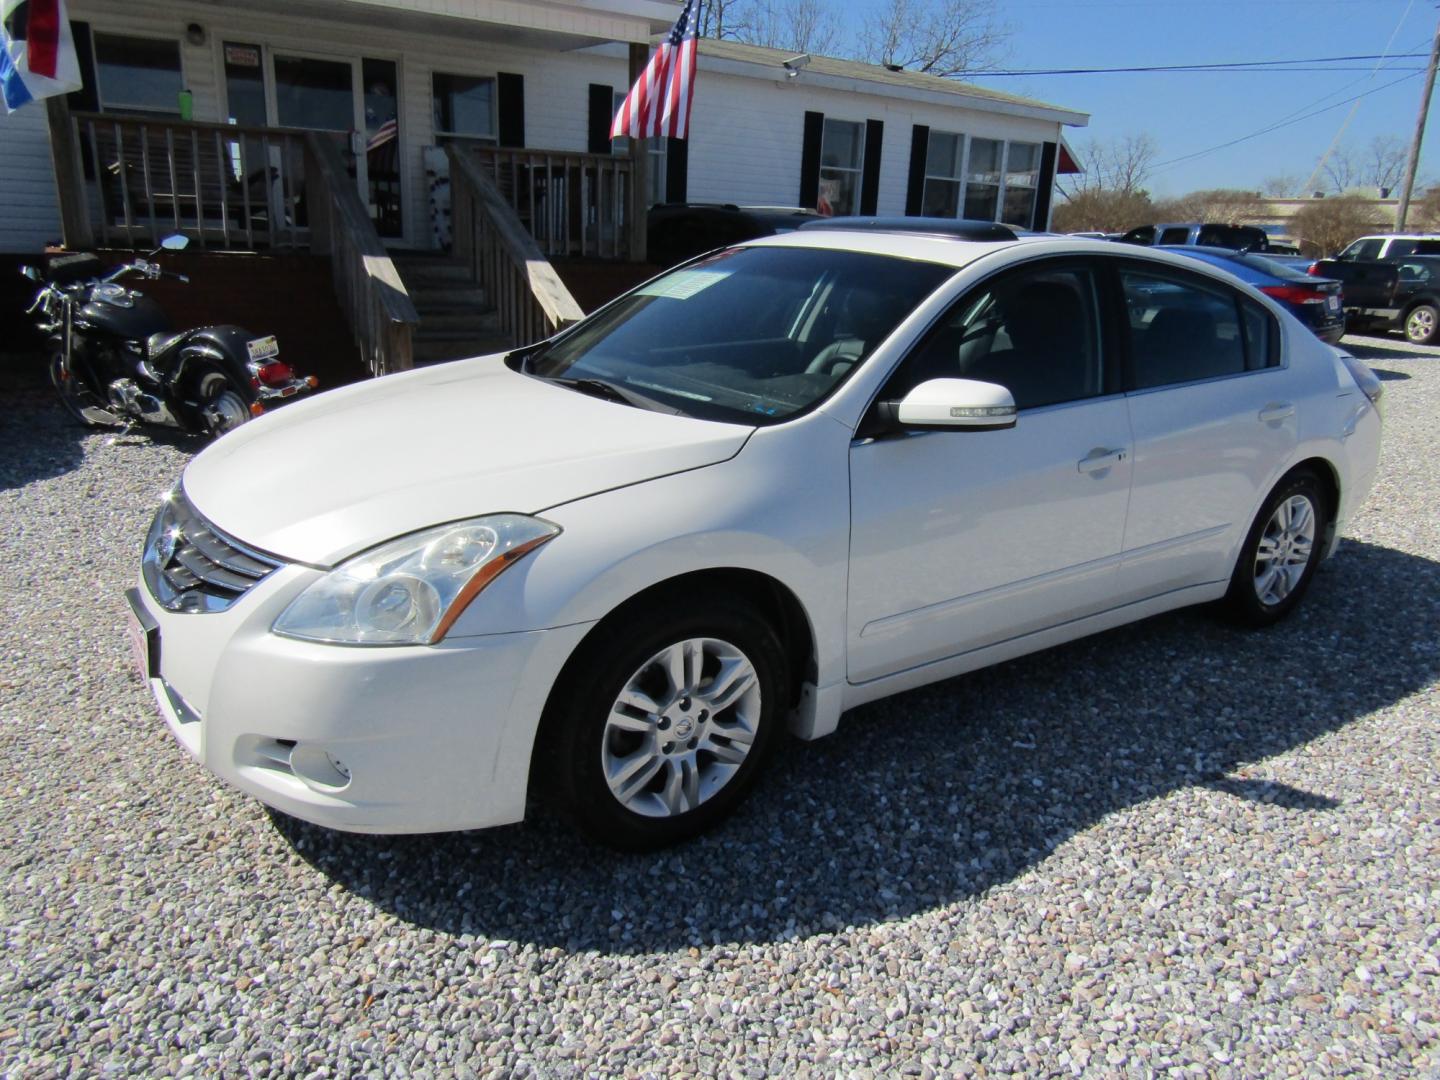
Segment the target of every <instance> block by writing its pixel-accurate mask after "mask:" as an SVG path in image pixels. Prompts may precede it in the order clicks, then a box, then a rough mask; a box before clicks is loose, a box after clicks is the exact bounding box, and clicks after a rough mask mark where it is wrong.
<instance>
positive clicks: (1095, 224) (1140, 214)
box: [1050, 189, 1155, 232]
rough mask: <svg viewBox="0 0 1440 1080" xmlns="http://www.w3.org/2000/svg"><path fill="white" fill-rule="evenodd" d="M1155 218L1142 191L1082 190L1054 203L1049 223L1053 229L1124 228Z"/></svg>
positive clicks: (1103, 230)
mask: <svg viewBox="0 0 1440 1080" xmlns="http://www.w3.org/2000/svg"><path fill="white" fill-rule="evenodd" d="M1154 220H1155V210H1154V207H1152V206H1151V205H1150V196H1148V195H1146V194H1145V193H1144V192H1143V191H1103V190H1099V189H1096V190H1093V191H1081V192H1078V193H1076V194H1075V195H1072V196H1070V197H1069V198H1067V199H1065V200H1064V201H1063V202H1060V203H1057V204H1056V206H1055V211H1054V213H1053V214H1052V215H1051V218H1050V224H1051V228H1053V229H1054V230H1055V231H1056V232H1126V231H1127V230H1129V229H1133V228H1134V227H1135V226H1137V225H1145V224H1148V223H1149V222H1152V221H1154Z"/></svg>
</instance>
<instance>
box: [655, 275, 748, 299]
mask: <svg viewBox="0 0 1440 1080" xmlns="http://www.w3.org/2000/svg"><path fill="white" fill-rule="evenodd" d="M729 276H730V271H728V270H681V271H679V272H678V273H674V274H669V275H667V276H666V277H665V278H663V279H661V280H660V281H652V282H651V283H650V284H649V285H646V286H644V287H643V288H640V289H636V290H635V292H636V295H638V296H663V297H665V298H666V299H668V300H689V299H690V297H692V296H694V295H695V294H696V293H698V292H701V291H703V290H705V289H708V288H709V287H710V286H711V285H714V284H716V283H718V282H721V281H724V280H725V279H726V278H728V277H729Z"/></svg>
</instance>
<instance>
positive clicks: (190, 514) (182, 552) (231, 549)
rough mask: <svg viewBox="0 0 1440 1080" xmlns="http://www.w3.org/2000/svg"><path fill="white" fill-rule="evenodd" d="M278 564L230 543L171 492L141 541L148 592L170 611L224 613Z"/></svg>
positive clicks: (230, 541)
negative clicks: (142, 542)
mask: <svg viewBox="0 0 1440 1080" xmlns="http://www.w3.org/2000/svg"><path fill="white" fill-rule="evenodd" d="M283 565H284V564H283V563H282V562H280V561H279V560H277V559H275V558H273V557H271V556H269V555H263V554H261V553H260V552H258V551H253V550H251V549H250V548H247V547H245V546H244V545H242V544H240V543H238V542H237V541H235V540H232V539H231V538H230V537H228V536H226V535H225V534H224V533H222V532H221V531H220V530H219V529H217V528H215V526H213V525H211V524H210V522H208V521H206V520H205V518H203V517H202V516H201V515H200V513H199V511H197V510H196V509H195V508H194V507H193V506H191V505H190V501H189V500H188V499H186V498H185V496H184V495H183V494H182V493H180V492H179V491H176V492H175V493H173V494H172V495H171V496H170V497H169V498H168V499H167V500H166V501H165V502H164V504H162V505H161V507H160V511H159V513H157V514H156V515H155V522H154V524H152V525H151V526H150V535H149V537H148V538H147V539H146V541H145V555H144V559H143V567H144V574H145V584H146V585H148V586H149V587H150V592H151V593H152V594H153V595H154V596H155V598H156V599H157V600H159V601H160V603H161V604H163V605H164V606H165V607H167V608H169V609H170V610H171V611H181V612H193V613H203V612H215V611H224V610H225V609H226V608H228V607H229V606H230V605H231V604H233V603H234V602H235V601H236V600H238V599H239V598H240V597H241V596H243V595H244V594H245V593H246V592H247V591H249V589H250V588H251V587H252V586H254V585H255V584H256V583H257V582H259V581H260V580H262V579H263V578H265V577H266V576H267V575H269V574H270V573H272V572H273V571H274V570H276V569H278V568H279V567H280V566H283Z"/></svg>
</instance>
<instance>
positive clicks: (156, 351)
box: [145, 330, 185, 364]
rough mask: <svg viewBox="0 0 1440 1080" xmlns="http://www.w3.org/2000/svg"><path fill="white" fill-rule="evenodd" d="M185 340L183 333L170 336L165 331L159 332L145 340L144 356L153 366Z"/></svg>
mask: <svg viewBox="0 0 1440 1080" xmlns="http://www.w3.org/2000/svg"><path fill="white" fill-rule="evenodd" d="M184 339H185V333H184V332H183V331H182V332H181V333H178V334H171V333H169V332H167V331H164V330H162V331H160V333H158V334H151V335H150V336H149V337H148V338H146V339H145V355H146V357H147V358H148V359H149V361H150V362H151V363H152V364H153V363H154V362H155V361H157V360H159V359H160V358H161V357H163V356H164V355H165V354H166V353H169V352H171V351H172V350H174V349H175V347H176V346H177V345H179V344H180V342H181V341H183V340H184Z"/></svg>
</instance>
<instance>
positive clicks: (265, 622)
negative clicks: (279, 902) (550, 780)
mask: <svg viewBox="0 0 1440 1080" xmlns="http://www.w3.org/2000/svg"><path fill="white" fill-rule="evenodd" d="M314 575H315V571H310V570H307V569H305V568H296V567H287V568H285V569H283V570H281V571H278V572H277V573H276V574H275V575H273V577H272V579H267V580H266V581H264V582H262V583H261V584H260V585H259V586H257V587H256V588H254V589H253V590H251V592H250V593H249V594H247V595H245V596H244V597H242V598H241V599H240V600H239V601H237V602H236V603H235V604H234V605H233V606H232V607H231V608H230V609H229V610H227V611H223V612H213V613H207V614H181V613H177V612H172V611H168V610H166V609H165V608H164V607H162V606H161V605H160V604H159V603H158V602H157V601H156V599H155V597H154V596H152V595H151V594H150V593H149V591H148V590H147V589H146V588H145V587H144V585H143V582H142V584H141V587H140V588H139V589H138V590H135V591H133V592H132V593H131V594H130V595H131V596H132V598H133V599H132V604H133V603H136V602H138V604H139V606H140V607H141V609H142V610H143V611H144V613H145V614H146V615H147V616H148V617H149V619H150V620H153V621H154V623H155V624H157V626H158V635H157V636H158V650H159V655H158V664H156V665H155V667H154V670H152V671H151V672H148V673H146V674H147V677H148V680H149V683H150V688H151V691H152V693H153V694H154V696H155V700H156V702H157V704H158V705H159V707H160V711H161V713H162V714H163V715H164V717H165V720H166V723H167V724H168V725H169V727H170V730H171V731H172V732H173V733H174V735H175V737H176V738H177V739H178V740H179V741H180V742H181V743H182V744H183V745H184V746H185V747H186V749H188V750H189V751H190V752H191V753H192V754H194V755H195V756H196V757H197V758H199V759H200V760H201V761H202V762H203V763H204V764H205V766H206V767H207V768H208V769H210V771H211V772H213V773H215V774H216V775H217V776H219V777H220V778H221V779H223V780H225V781H226V782H228V783H230V784H233V785H234V786H235V787H237V788H239V789H240V790H242V791H244V792H246V793H248V794H250V795H253V796H254V797H255V798H257V799H259V800H260V801H262V802H264V803H266V804H267V805H269V806H273V807H275V808H276V809H278V810H282V811H284V812H285V813H287V814H291V815H293V816H295V817H298V818H302V819H304V820H306V821H311V822H314V823H316V824H319V825H324V826H327V827H329V828H335V829H343V830H347V831H352V832H377V833H410V832H438V831H443V830H449V829H471V828H483V827H486V826H491V825H501V824H505V823H507V822H512V821H518V820H520V819H521V818H522V817H523V816H524V808H525V790H526V783H527V779H528V773H529V761H530V752H531V749H532V747H533V744H534V739H535V733H536V730H537V728H538V726H539V720H540V715H541V712H542V711H543V709H544V706H545V701H546V698H547V696H548V694H549V691H550V687H551V686H552V685H553V684H554V682H555V679H556V677H557V676H558V674H559V672H560V669H561V668H562V667H563V665H564V663H565V661H566V660H567V659H568V658H569V656H570V654H571V652H572V651H573V650H574V648H575V646H576V645H578V644H579V642H580V640H581V638H583V637H584V635H585V632H586V631H587V630H588V629H589V624H583V625H576V626H566V627H559V628H556V629H550V630H540V631H534V632H530V633H515V634H496V635H489V636H484V637H472V638H462V639H458V640H446V641H444V642H442V643H441V644H439V645H436V646H414V647H398V648H377V647H346V646H335V645H323V644H316V643H310V642H304V641H296V640H292V639H289V638H282V637H278V636H276V635H274V634H272V633H270V631H269V627H270V625H271V623H272V622H273V621H274V617H275V615H276V614H278V612H279V611H280V610H283V608H284V606H285V604H286V603H288V600H289V598H290V597H292V596H293V595H295V593H296V592H297V591H298V590H299V589H300V588H303V587H304V585H305V584H306V583H308V581H309V580H313V577H314ZM142 618H143V617H142Z"/></svg>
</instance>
